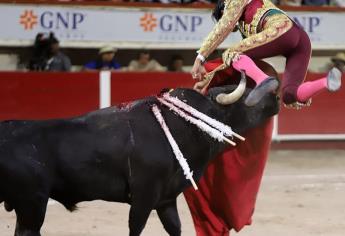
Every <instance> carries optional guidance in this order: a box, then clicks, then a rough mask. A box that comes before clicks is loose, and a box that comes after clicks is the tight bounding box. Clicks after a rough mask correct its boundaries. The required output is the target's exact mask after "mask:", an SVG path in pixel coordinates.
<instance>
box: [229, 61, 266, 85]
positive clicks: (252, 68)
mask: <svg viewBox="0 0 345 236" xmlns="http://www.w3.org/2000/svg"><path fill="white" fill-rule="evenodd" d="M232 66H233V67H234V68H235V70H237V71H241V70H243V71H245V73H246V75H248V76H249V77H250V78H252V79H253V80H254V81H255V82H256V85H258V84H260V83H261V82H262V81H264V80H265V79H267V78H268V77H269V76H268V75H266V74H265V73H264V72H263V71H262V70H261V69H260V68H259V67H257V65H256V64H255V62H254V61H253V60H252V59H251V58H250V57H248V56H246V55H240V58H239V59H238V60H237V61H233V62H232Z"/></svg>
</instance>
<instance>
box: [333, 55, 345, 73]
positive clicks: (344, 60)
mask: <svg viewBox="0 0 345 236" xmlns="http://www.w3.org/2000/svg"><path fill="white" fill-rule="evenodd" d="M331 60H332V62H333V65H332V66H333V67H336V68H338V69H339V70H340V71H344V68H345V53H343V52H339V53H337V55H335V56H334V57H332V58H331Z"/></svg>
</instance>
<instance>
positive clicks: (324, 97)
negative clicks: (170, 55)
mask: <svg viewBox="0 0 345 236" xmlns="http://www.w3.org/2000/svg"><path fill="white" fill-rule="evenodd" d="M321 76H322V75H321V74H309V75H308V78H307V79H308V80H313V79H317V78H320V77H321ZM193 82H194V81H192V79H191V77H190V75H189V74H188V73H124V72H114V73H110V72H101V73H98V72H85V73H18V72H0V119H1V120H7V119H51V118H63V117H72V116H77V115H81V114H84V113H86V112H88V111H92V110H95V109H98V108H103V107H107V106H109V105H116V104H119V103H122V102H128V101H131V100H134V99H138V98H142V97H144V96H149V95H156V94H157V93H159V92H160V90H161V89H162V88H176V87H191V86H192V85H193ZM344 104H345V88H342V89H341V90H340V91H339V92H337V93H335V94H329V93H328V92H325V93H323V94H320V95H318V96H317V97H315V99H314V101H313V104H312V106H311V107H309V108H305V109H302V110H299V111H295V110H288V109H286V108H284V107H282V108H281V112H280V114H279V116H278V117H277V118H276V122H275V124H276V126H275V130H274V134H273V137H274V139H275V140H277V141H287V140H288V141H294V140H345V122H344V121H345V109H344V108H343V106H344Z"/></svg>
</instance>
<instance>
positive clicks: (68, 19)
mask: <svg viewBox="0 0 345 236" xmlns="http://www.w3.org/2000/svg"><path fill="white" fill-rule="evenodd" d="M84 19H85V15H84V14H82V13H79V12H70V11H66V12H54V11H44V12H42V13H41V14H37V13H35V12H34V11H33V10H25V11H24V12H23V13H22V14H21V15H20V20H19V23H20V24H21V25H22V26H23V27H24V30H32V29H34V28H35V27H36V26H40V27H41V28H43V29H47V30H77V29H78V26H79V25H80V24H81V23H82V22H83V21H84Z"/></svg>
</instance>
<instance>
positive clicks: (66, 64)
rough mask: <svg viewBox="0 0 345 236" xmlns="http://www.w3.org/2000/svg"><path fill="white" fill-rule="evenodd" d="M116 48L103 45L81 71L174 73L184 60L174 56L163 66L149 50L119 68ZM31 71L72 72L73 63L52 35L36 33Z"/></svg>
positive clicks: (181, 70) (29, 64) (179, 69)
mask: <svg viewBox="0 0 345 236" xmlns="http://www.w3.org/2000/svg"><path fill="white" fill-rule="evenodd" d="M116 52H117V49H116V48H114V47H112V46H110V45H106V46H104V47H102V48H100V49H99V51H98V55H95V56H94V59H92V60H90V61H89V62H87V63H86V64H85V65H84V66H83V67H82V70H83V71H95V70H121V71H138V72H148V71H174V72H183V66H184V60H183V57H182V56H180V55H173V56H172V57H171V59H170V62H169V64H168V65H165V66H162V65H161V64H160V63H159V62H157V61H156V60H155V59H153V58H151V55H150V52H149V51H144V50H143V51H140V52H139V53H138V55H137V58H135V59H133V60H131V61H130V63H129V64H128V65H126V66H122V65H120V63H119V62H118V61H117V60H116V59H115V55H116ZM27 67H28V69H29V70H30V71H71V69H72V63H71V60H70V59H69V57H68V56H67V55H65V54H64V53H63V52H62V51H61V50H60V44H59V40H58V39H57V38H56V37H55V36H54V34H53V33H49V34H45V33H39V34H37V36H36V39H35V43H34V45H33V48H32V55H31V59H30V60H29V62H28V65H27Z"/></svg>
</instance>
